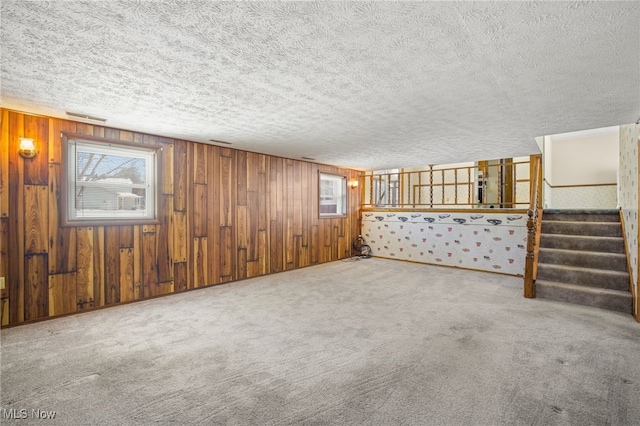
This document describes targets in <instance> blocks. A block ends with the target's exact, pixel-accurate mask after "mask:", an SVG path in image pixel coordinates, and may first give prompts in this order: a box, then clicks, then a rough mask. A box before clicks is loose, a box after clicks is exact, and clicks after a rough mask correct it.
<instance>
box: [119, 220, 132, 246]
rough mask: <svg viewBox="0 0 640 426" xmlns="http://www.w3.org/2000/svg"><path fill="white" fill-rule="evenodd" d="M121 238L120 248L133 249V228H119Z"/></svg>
mask: <svg viewBox="0 0 640 426" xmlns="http://www.w3.org/2000/svg"><path fill="white" fill-rule="evenodd" d="M118 229H119V232H120V236H119V240H118V241H119V244H120V248H133V226H131V225H124V226H119V227H118Z"/></svg>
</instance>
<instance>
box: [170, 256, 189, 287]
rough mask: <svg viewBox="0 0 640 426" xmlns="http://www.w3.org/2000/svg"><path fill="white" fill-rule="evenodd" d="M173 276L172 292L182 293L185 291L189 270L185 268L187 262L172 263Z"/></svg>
mask: <svg viewBox="0 0 640 426" xmlns="http://www.w3.org/2000/svg"><path fill="white" fill-rule="evenodd" d="M173 268H174V269H173V276H174V280H173V285H174V290H173V291H176V292H178V291H184V290H186V289H187V275H188V273H189V270H188V268H187V262H180V263H177V262H176V263H174V264H173Z"/></svg>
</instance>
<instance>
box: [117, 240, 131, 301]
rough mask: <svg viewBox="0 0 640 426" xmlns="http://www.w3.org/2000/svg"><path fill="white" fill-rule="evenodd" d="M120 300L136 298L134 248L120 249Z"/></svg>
mask: <svg viewBox="0 0 640 426" xmlns="http://www.w3.org/2000/svg"><path fill="white" fill-rule="evenodd" d="M119 263H120V265H119V268H120V279H119V283H120V289H119V290H120V302H130V301H132V300H135V287H134V279H133V275H134V274H133V269H134V266H133V265H134V258H133V248H121V249H120V262H119Z"/></svg>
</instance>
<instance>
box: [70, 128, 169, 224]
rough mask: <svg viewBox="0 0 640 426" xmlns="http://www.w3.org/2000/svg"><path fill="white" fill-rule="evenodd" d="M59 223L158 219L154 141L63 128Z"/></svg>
mask: <svg viewBox="0 0 640 426" xmlns="http://www.w3.org/2000/svg"><path fill="white" fill-rule="evenodd" d="M62 139H63V150H64V154H63V155H64V165H65V167H64V170H63V182H62V188H63V194H62V195H63V198H62V203H64V208H63V209H62V211H63V216H64V217H63V223H64V224H65V225H79V226H83V225H89V224H94V225H98V224H99V225H104V224H109V223H113V224H137V223H158V222H157V220H156V202H157V189H156V188H157V181H158V173H159V166H158V161H159V151H160V147H158V146H154V145H137V144H129V143H126V142H121V141H114V140H109V139H102V138H93V137H87V136H84V135H72V134H63V138H62Z"/></svg>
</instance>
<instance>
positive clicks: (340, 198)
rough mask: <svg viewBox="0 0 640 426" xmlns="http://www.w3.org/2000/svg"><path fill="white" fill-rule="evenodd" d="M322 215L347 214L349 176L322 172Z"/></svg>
mask: <svg viewBox="0 0 640 426" xmlns="http://www.w3.org/2000/svg"><path fill="white" fill-rule="evenodd" d="M319 193H320V200H319V211H320V216H345V215H346V214H347V178H346V177H345V176H338V175H331V174H326V173H320V191H319Z"/></svg>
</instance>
